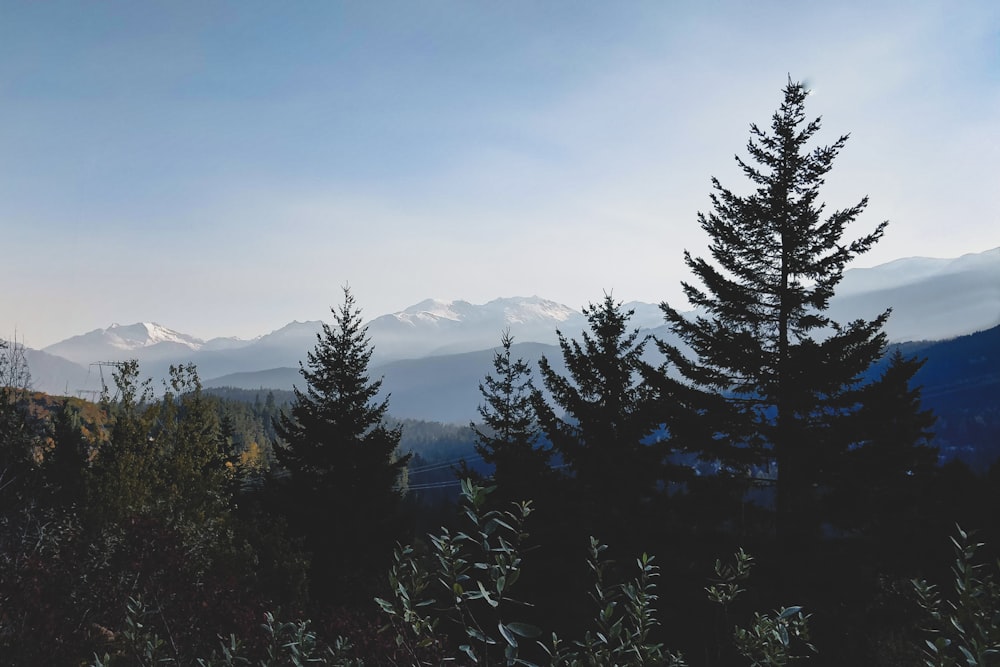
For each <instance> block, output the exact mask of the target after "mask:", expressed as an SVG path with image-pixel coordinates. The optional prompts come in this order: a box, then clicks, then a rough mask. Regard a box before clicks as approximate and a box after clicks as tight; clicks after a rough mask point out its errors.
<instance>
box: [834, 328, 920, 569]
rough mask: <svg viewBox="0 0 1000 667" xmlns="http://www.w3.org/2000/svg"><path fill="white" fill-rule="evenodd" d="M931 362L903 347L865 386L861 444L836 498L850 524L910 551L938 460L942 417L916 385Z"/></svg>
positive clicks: (847, 461)
mask: <svg viewBox="0 0 1000 667" xmlns="http://www.w3.org/2000/svg"><path fill="white" fill-rule="evenodd" d="M924 361H925V360H919V359H916V358H912V357H911V358H907V357H904V356H903V354H902V353H901V352H900V351H899V349H898V348H896V349H895V350H894V351H893V352H892V354H891V355H890V356H889V359H888V363H887V364H886V366H885V368H884V369H883V371H882V373H881V374H880V376H879V377H878V378H877V379H876V380H875V381H874V382H871V383H869V384H867V385H865V386H864V387H862V388H861V389H860V390H859V391H858V395H857V401H858V403H859V405H860V408H859V409H858V412H857V419H856V420H854V424H853V425H852V426H853V428H854V429H856V433H855V435H854V437H853V438H852V439H854V440H856V445H855V446H854V447H853V448H852V449H851V450H850V451H848V452H847V453H846V455H845V456H844V459H843V467H842V468H841V469H840V470H839V471H838V479H837V481H836V484H835V492H834V494H833V496H832V497H831V504H832V513H833V514H834V516H838V517H839V519H840V523H841V525H843V526H844V527H845V528H847V529H851V530H857V531H860V532H862V533H863V534H866V535H868V536H870V537H873V538H876V539H878V540H879V541H881V542H884V543H887V544H895V545H898V546H900V547H901V548H902V549H911V550H912V545H913V538H915V537H916V535H917V534H918V533H919V532H921V527H922V525H923V522H924V514H925V511H926V510H927V508H926V507H925V504H926V498H927V497H928V495H929V491H930V487H931V485H932V483H933V481H934V479H935V478H936V474H935V473H936V470H937V460H938V450H937V448H936V447H934V446H933V445H932V440H933V437H934V434H933V432H932V431H931V429H932V428H933V426H934V422H935V421H936V418H935V416H934V413H933V412H932V411H931V410H927V409H924V408H923V406H922V403H921V389H920V387H915V386H913V378H914V376H915V375H916V374H917V372H918V371H919V370H920V368H921V367H922V366H923V365H924Z"/></svg>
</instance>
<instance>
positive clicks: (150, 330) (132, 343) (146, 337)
mask: <svg viewBox="0 0 1000 667" xmlns="http://www.w3.org/2000/svg"><path fill="white" fill-rule="evenodd" d="M96 331H97V332H100V331H101V330H100V329H98V330H96ZM103 331H104V334H105V335H106V337H107V339H108V343H110V344H111V345H113V346H114V347H117V348H119V349H122V350H134V349H136V348H140V347H150V346H152V345H156V344H157V343H177V344H179V345H183V346H185V347H188V348H190V349H192V350H199V349H201V347H202V346H203V345H204V344H205V342H204V341H203V340H201V339H200V338H195V337H194V336H188V335H187V334H182V333H179V332H177V331H174V330H173V329H168V328H167V327H165V326H162V325H160V324H157V323H156V322H138V323H136V324H130V325H126V326H122V325H121V324H118V323H115V324H112V325H111V326H110V327H108V328H107V329H104V330H103ZM91 333H95V332H91ZM88 335H89V334H88Z"/></svg>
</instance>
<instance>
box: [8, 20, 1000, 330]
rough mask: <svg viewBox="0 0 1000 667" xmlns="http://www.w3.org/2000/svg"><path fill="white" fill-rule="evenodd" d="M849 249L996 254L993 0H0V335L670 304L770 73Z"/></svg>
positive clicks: (999, 65) (763, 117) (997, 40)
mask: <svg viewBox="0 0 1000 667" xmlns="http://www.w3.org/2000/svg"><path fill="white" fill-rule="evenodd" d="M789 75H790V76H791V77H792V78H793V79H795V80H803V81H806V82H807V83H808V84H809V85H810V86H811V87H812V89H813V91H814V94H813V95H812V96H811V97H810V101H809V107H808V110H809V112H810V114H811V115H822V116H823V120H824V135H823V137H822V138H823V139H825V140H826V142H829V141H831V140H833V139H834V138H835V137H836V136H837V135H839V134H842V133H848V132H849V133H850V134H851V140H850V141H849V142H848V145H847V147H846V149H845V150H844V152H843V153H842V154H841V157H840V159H839V160H838V162H837V163H836V165H835V167H834V170H833V172H831V174H830V177H829V178H828V184H827V189H826V191H825V197H824V199H825V200H826V202H827V204H828V206H829V207H831V208H840V207H844V206H848V205H852V204H853V203H855V201H856V200H857V199H859V198H860V197H861V196H863V195H865V194H868V195H870V197H871V204H870V206H869V209H868V212H867V213H866V214H865V215H864V216H863V217H862V219H861V221H860V222H859V223H858V224H857V225H856V226H855V228H854V233H853V234H852V236H857V235H860V234H863V233H865V232H867V231H869V230H870V229H871V228H872V227H874V225H876V224H877V223H878V222H879V221H881V220H883V219H888V220H890V226H889V228H888V231H887V233H886V236H885V238H884V240H883V241H882V243H881V244H879V245H878V246H877V247H876V249H875V250H873V251H872V252H871V253H869V254H868V255H866V256H864V257H863V258H862V259H861V260H860V261H859V262H858V263H856V264H855V265H856V266H870V265H873V264H878V263H882V262H885V261H889V260H892V259H896V258H899V257H904V256H911V255H924V256H933V257H952V256H959V255H961V254H964V253H969V252H981V251H983V250H986V249H989V248H993V247H997V246H1000V205H998V204H1000V3H997V2H996V1H995V0H983V1H981V2H973V1H968V2H965V1H963V2H955V1H954V0H947V1H943V2H919V1H917V2H915V1H913V0H908V1H906V2H876V1H873V0H863V1H860V2H840V1H838V2H824V3H818V2H810V3H805V2H771V1H767V0H756V1H754V2H743V1H739V2H736V1H734V2H711V1H705V2H689V3H682V2H667V1H656V2H584V1H579V0H574V1H573V2H569V1H567V2H537V1H534V0H533V1H531V2H527V1H526V2H519V1H516V0H515V1H504V2H493V1H482V2H471V1H461V2H410V1H407V2H398V3H397V2H367V1H366V2H247V1H240V2H230V3H223V2H210V1H206V0H197V1H192V2H180V1H177V0H171V1H169V2H7V1H0V249H2V253H3V254H2V259H0V279H2V281H3V285H4V289H3V290H0V336H2V337H8V338H9V337H11V336H12V335H13V334H14V333H15V331H16V333H17V336H18V338H19V339H23V340H24V342H26V343H27V344H28V345H29V346H31V347H43V346H45V345H48V344H51V343H54V342H56V341H58V340H61V339H63V338H66V337H68V336H71V335H74V334H78V333H83V332H85V331H89V330H91V329H94V328H98V327H104V326H107V325H109V324H111V323H112V322H119V323H122V324H126V323H132V322H136V321H141V320H152V321H156V322H159V323H161V324H163V325H165V326H168V327H171V328H174V329H178V330H180V331H183V332H185V333H189V334H193V335H196V336H200V337H203V338H209V337H213V336H219V335H236V336H241V337H252V336H256V335H259V334H263V333H267V332H269V331H271V330H274V329H277V328H279V327H281V326H283V325H284V324H286V323H288V322H289V321H291V320H293V319H298V320H307V319H329V318H328V315H329V307H330V306H331V305H332V304H335V303H339V301H340V297H341V294H340V286H341V285H343V284H344V283H349V284H350V285H351V287H352V289H353V291H354V293H355V295H356V297H357V299H358V302H359V305H360V306H361V307H362V308H363V309H364V312H365V315H366V316H368V317H375V316H377V315H381V314H384V313H387V312H392V311H397V310H401V309H402V308H404V307H406V306H408V305H411V304H413V303H416V302H418V301H420V300H422V299H424V298H428V297H435V298H442V299H465V300H468V301H471V302H473V303H483V302H485V301H488V300H491V299H493V298H496V297H500V296H515V295H523V296H527V295H532V294H537V295H539V296H543V297H546V298H550V299H554V300H556V301H559V302H562V303H565V304H567V305H569V306H573V307H580V306H582V305H584V304H586V303H587V302H589V301H597V300H599V299H600V298H601V297H602V295H603V293H604V291H605V290H613V293H614V295H615V296H616V297H618V298H620V299H623V300H625V301H631V300H640V301H649V302H658V301H662V300H668V301H671V302H673V303H683V302H682V301H681V300H680V298H679V285H678V283H679V281H680V280H682V279H685V278H687V277H688V274H687V272H686V269H685V268H684V266H683V264H682V261H681V258H682V252H683V250H684V249H685V248H687V249H689V250H691V251H692V252H694V253H695V254H705V250H706V246H707V239H706V237H705V236H704V234H703V232H702V231H701V229H700V228H699V227H698V224H697V218H696V216H697V212H698V211H699V210H701V211H707V210H708V206H709V200H708V196H709V193H710V190H711V188H710V178H711V177H712V176H717V177H719V178H720V180H722V182H723V184H724V185H727V186H729V187H731V188H732V189H734V190H737V191H740V192H746V191H748V186H747V183H746V182H745V180H743V179H742V177H741V176H740V174H739V173H738V171H737V169H736V167H735V164H734V161H733V156H734V155H735V154H737V153H740V154H745V153H744V146H745V144H746V140H747V138H748V132H747V130H748V127H749V125H750V123H751V122H756V123H758V124H761V125H767V124H768V123H769V120H770V116H771V114H772V113H773V111H774V110H775V109H776V108H777V106H778V104H779V103H780V101H781V88H782V86H783V85H784V84H785V82H786V80H787V78H788V76H789Z"/></svg>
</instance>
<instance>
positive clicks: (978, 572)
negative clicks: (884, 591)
mask: <svg viewBox="0 0 1000 667" xmlns="http://www.w3.org/2000/svg"><path fill="white" fill-rule="evenodd" d="M956 530H957V533H958V537H957V538H955V537H952V538H951V542H952V545H953V546H954V549H955V561H954V564H953V566H952V572H953V574H954V580H953V587H954V592H955V597H954V598H952V599H945V598H944V597H942V595H941V592H940V590H939V588H938V586H937V585H934V584H928V583H927V581H926V580H923V579H920V580H914V581H913V587H914V589H915V590H916V593H917V599H918V601H919V603H920V606H921V607H923V609H924V610H925V611H926V612H927V613H928V615H929V617H930V623H929V625H928V627H927V633H928V634H929V635H930V638H929V639H926V640H925V644H926V649H925V660H924V664H925V665H927V666H928V667H951V666H952V665H991V664H997V656H1000V585H998V582H997V580H996V578H995V576H994V574H993V573H987V572H985V569H984V568H985V566H984V565H983V564H982V563H979V562H977V561H978V559H977V553H978V551H979V549H980V548H982V547H983V546H984V545H983V543H982V542H976V541H975V540H974V539H973V535H972V533H968V532H966V531H964V530H962V528H961V527H960V526H957V527H956ZM997 568H998V571H1000V563H997Z"/></svg>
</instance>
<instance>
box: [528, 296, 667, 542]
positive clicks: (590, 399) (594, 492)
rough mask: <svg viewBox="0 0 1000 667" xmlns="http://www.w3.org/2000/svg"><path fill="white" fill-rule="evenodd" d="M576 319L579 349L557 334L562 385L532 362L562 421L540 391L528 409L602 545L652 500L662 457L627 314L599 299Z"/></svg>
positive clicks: (638, 341)
mask: <svg viewBox="0 0 1000 667" xmlns="http://www.w3.org/2000/svg"><path fill="white" fill-rule="evenodd" d="M583 313H584V315H585V316H586V318H587V321H588V323H589V328H590V331H589V332H583V334H582V339H583V342H582V343H580V342H577V341H576V340H569V339H567V338H566V337H565V336H564V335H563V334H562V332H558V336H559V347H560V349H561V350H562V356H563V361H564V363H565V365H566V369H567V371H568V373H569V377H563V376H562V375H559V374H558V373H557V372H556V371H555V370H554V369H553V368H552V366H551V364H550V363H549V361H548V359H546V358H545V357H542V359H541V360H540V361H539V368H540V371H541V375H542V382H543V384H544V386H545V389H546V390H547V391H548V393H549V394H550V395H551V397H552V401H553V402H554V404H555V406H556V407H558V408H559V409H560V411H561V414H560V415H557V414H556V412H555V409H554V408H553V406H551V405H549V404H548V403H547V402H546V401H545V399H544V397H543V395H542V393H541V392H540V391H536V392H535V399H534V402H535V406H536V412H537V413H538V416H539V421H540V423H541V426H542V429H543V431H544V433H545V435H546V436H547V437H548V438H549V439H550V441H551V442H552V445H553V448H554V450H555V451H556V452H558V454H559V455H560V456H561V457H562V459H563V461H564V463H566V464H567V465H568V467H569V469H570V471H571V472H572V475H573V478H572V480H571V482H572V484H571V488H573V489H575V492H576V493H575V494H574V497H575V498H576V499H577V502H578V503H579V504H580V505H581V508H582V509H583V510H584V516H585V517H589V518H590V519H592V520H593V528H595V529H597V530H598V532H599V533H600V534H601V535H602V539H603V536H609V533H611V532H614V531H617V530H619V529H623V528H625V527H626V524H628V523H631V522H633V521H634V519H635V514H634V513H635V512H636V511H638V510H639V508H640V507H642V506H643V505H644V504H646V503H647V501H649V500H650V499H651V498H652V497H653V495H654V494H655V492H656V488H657V483H658V481H659V480H660V473H661V471H662V463H663V454H664V452H663V450H662V447H661V446H660V444H659V443H657V442H653V441H654V440H656V435H657V433H658V431H659V430H660V429H661V426H662V424H661V418H660V412H659V410H658V409H657V407H658V406H657V397H656V395H655V392H654V391H653V390H652V389H651V387H650V385H649V384H648V383H647V382H646V381H645V377H646V376H648V375H651V374H652V372H653V371H652V368H650V366H649V365H648V364H647V363H646V362H644V361H643V359H642V354H643V351H644V349H645V345H646V342H647V339H646V338H645V337H640V335H639V330H638V329H633V330H631V331H630V330H629V321H630V319H631V317H632V315H633V314H634V311H632V310H627V311H626V310H623V308H622V304H621V303H620V302H615V300H614V299H613V298H612V297H611V296H610V295H605V297H604V300H603V301H602V302H601V303H600V304H599V305H594V304H591V305H590V306H589V307H587V308H584V309H583ZM623 519H624V520H623ZM612 536H613V535H612Z"/></svg>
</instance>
